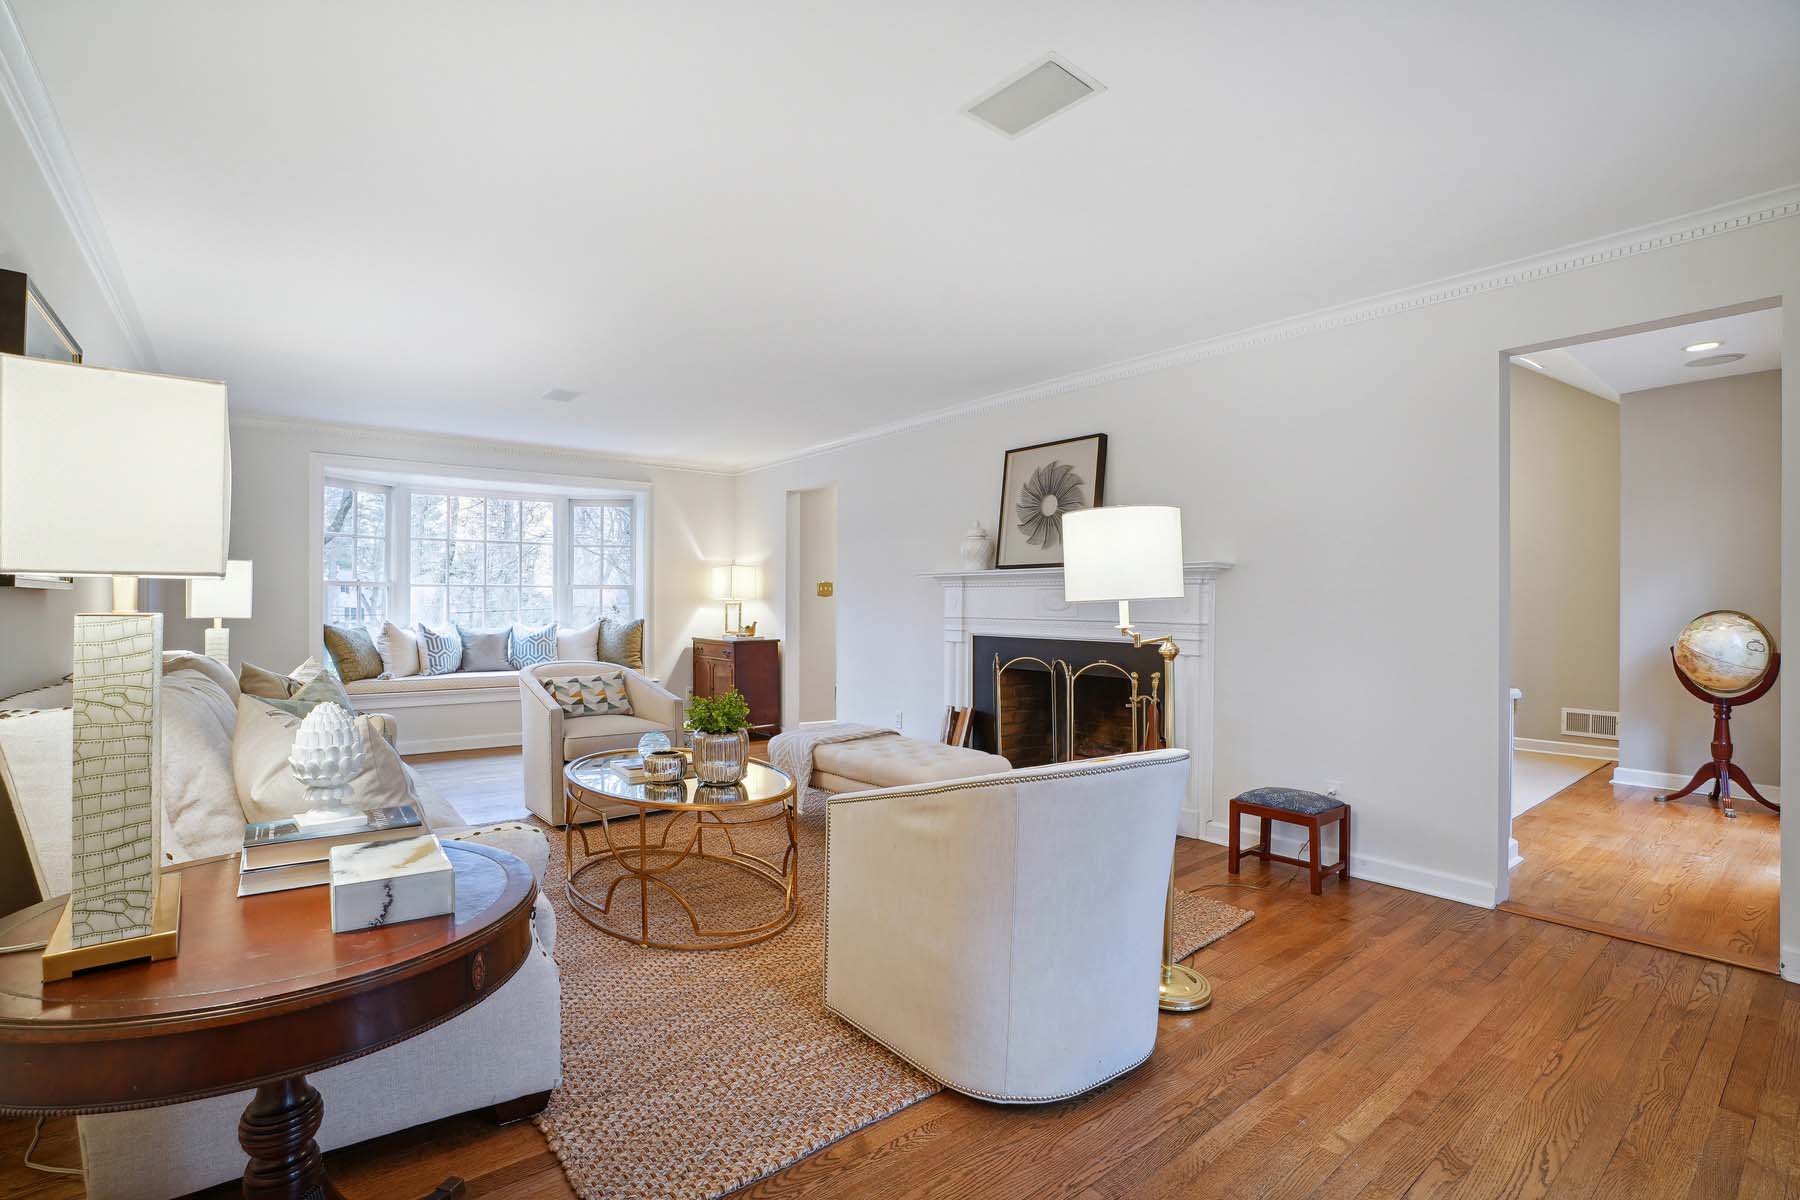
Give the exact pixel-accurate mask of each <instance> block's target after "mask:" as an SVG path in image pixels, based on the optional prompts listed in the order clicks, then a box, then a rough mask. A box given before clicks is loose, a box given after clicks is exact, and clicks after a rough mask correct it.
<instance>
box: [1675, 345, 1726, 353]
mask: <svg viewBox="0 0 1800 1200" xmlns="http://www.w3.org/2000/svg"><path fill="white" fill-rule="evenodd" d="M1724 344H1725V343H1724V342H1695V343H1694V344H1693V345H1691V346H1683V347H1682V348H1681V349H1682V352H1683V353H1685V354H1704V353H1706V352H1707V351H1708V350H1717V349H1718V348H1719V347H1720V346H1723V345H1724Z"/></svg>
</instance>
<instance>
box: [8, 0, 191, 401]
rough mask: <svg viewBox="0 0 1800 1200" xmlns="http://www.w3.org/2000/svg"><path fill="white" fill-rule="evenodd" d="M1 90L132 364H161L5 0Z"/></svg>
mask: <svg viewBox="0 0 1800 1200" xmlns="http://www.w3.org/2000/svg"><path fill="white" fill-rule="evenodd" d="M0 95H4V96H5V97H6V105H7V107H8V108H10V109H12V114H13V118H14V119H15V120H16V121H17V122H18V124H19V132H20V133H21V134H23V135H24V138H25V144H26V145H27V146H29V147H30V148H31V157H32V158H34V159H36V160H37V165H38V171H39V172H40V173H41V174H42V175H43V177H44V182H45V184H46V185H48V186H49V188H50V194H51V196H52V197H53V198H54V199H55V200H56V207H57V208H58V209H59V210H60V211H61V212H62V216H63V221H64V223H65V224H67V225H68V227H69V232H70V234H71V235H73V237H74V238H75V244H76V246H77V247H79V248H80V250H81V257H82V258H83V259H84V260H85V261H86V262H87V265H88V270H89V271H91V272H92V273H93V276H94V282H95V283H96V284H97V285H98V286H99V288H100V294H101V295H102V296H103V297H105V299H106V306H107V308H109V309H111V310H112V315H113V320H115V321H117V322H118V325H119V332H120V333H122V334H124V336H125V342H126V344H127V345H128V346H130V347H131V353H132V356H133V357H134V358H135V359H136V360H137V361H136V363H135V364H134V365H136V366H137V367H139V368H141V369H143V370H147V371H154V370H157V369H158V368H157V361H156V350H155V348H154V347H153V346H152V345H151V344H150V335H149V334H148V333H146V332H145V331H144V322H143V320H142V318H140V317H139V316H138V310H137V305H136V304H135V303H133V301H132V299H131V290H130V289H129V288H128V287H126V285H125V273H124V272H123V271H121V270H120V269H119V260H118V257H117V256H116V255H115V254H114V253H113V247H112V240H111V239H110V238H108V237H107V236H106V226H105V224H104V223H102V221H101V220H100V210H99V209H98V208H96V207H94V198H93V197H92V196H91V195H89V194H88V190H87V183H86V182H85V181H84V180H83V179H82V177H81V168H80V166H78V165H77V164H76V162H75V152H74V150H72V149H71V148H70V147H69V139H68V137H67V136H66V135H65V134H64V133H63V128H62V122H61V121H60V120H58V119H57V116H56V107H55V105H53V104H52V103H51V102H50V93H49V91H48V90H47V89H46V88H45V87H44V78H43V76H42V75H40V74H38V69H37V63H36V61H34V60H33V59H32V57H31V50H30V48H29V47H28V46H26V44H25V31H24V30H23V29H21V28H20V26H19V18H18V16H17V14H15V13H14V12H13V10H12V5H11V4H9V3H8V2H7V0H0Z"/></svg>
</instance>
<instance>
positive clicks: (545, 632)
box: [506, 621, 556, 668]
mask: <svg viewBox="0 0 1800 1200" xmlns="http://www.w3.org/2000/svg"><path fill="white" fill-rule="evenodd" d="M506 661H507V662H509V663H511V664H512V665H513V666H514V668H520V667H534V666H536V665H537V664H538V663H547V662H555V661H556V622H555V621H552V622H550V623H549V624H548V625H540V626H539V627H538V628H536V629H530V628H527V627H526V626H523V625H514V626H513V627H512V632H511V633H510V634H509V635H508V637H507V640H506Z"/></svg>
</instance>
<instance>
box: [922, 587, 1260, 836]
mask: <svg viewBox="0 0 1800 1200" xmlns="http://www.w3.org/2000/svg"><path fill="white" fill-rule="evenodd" d="M1231 566H1232V564H1231V563H1228V562H1191V563H1187V564H1184V566H1183V568H1182V574H1183V578H1184V579H1185V581H1186V584H1187V587H1186V590H1185V592H1184V593H1183V595H1181V596H1180V597H1177V598H1171V599H1167V600H1133V601H1132V602H1131V621H1132V624H1133V625H1134V626H1135V627H1136V628H1137V629H1138V631H1139V632H1141V633H1142V634H1144V636H1146V637H1160V636H1162V635H1164V634H1170V635H1173V637H1174V638H1175V645H1176V646H1177V648H1179V649H1180V651H1181V653H1180V654H1179V655H1177V656H1176V658H1175V664H1174V668H1173V670H1172V671H1171V675H1172V676H1173V680H1172V683H1173V688H1172V692H1171V695H1172V699H1173V703H1172V704H1171V705H1170V714H1169V715H1170V717H1171V719H1172V722H1173V724H1174V743H1175V745H1176V746H1179V747H1181V748H1182V749H1185V750H1186V751H1187V752H1188V754H1189V756H1190V758H1191V760H1192V763H1193V771H1192V773H1191V774H1190V775H1189V777H1188V796H1187V802H1186V803H1185V804H1184V805H1183V806H1182V813H1181V832H1182V834H1183V835H1185V836H1187V837H1199V836H1200V834H1201V830H1202V829H1204V828H1205V825H1206V819H1207V817H1208V816H1209V815H1210V812H1211V808H1212V765H1213V590H1214V585H1215V584H1216V583H1217V582H1218V578H1219V576H1220V575H1222V574H1224V573H1225V572H1226V571H1229V570H1230V569H1231ZM927 578H930V579H935V580H937V581H938V583H939V584H940V585H941V586H942V588H943V592H944V703H945V704H948V705H954V706H958V707H961V706H966V705H968V704H970V703H971V702H972V701H973V699H974V686H975V677H974V666H975V661H974V660H975V639H976V638H977V637H1037V638H1060V639H1062V640H1065V641H1102V642H1103V641H1119V642H1123V641H1124V640H1125V639H1123V638H1121V637H1120V636H1119V629H1118V619H1119V606H1118V605H1117V604H1116V603H1113V602H1111V601H1092V602H1082V603H1078V604H1071V603H1069V602H1068V601H1067V600H1065V599H1063V572H1062V568H1061V567H1028V568H1020V569H1016V570H1006V571H998V570H996V571H933V572H931V573H930V574H929V575H928V576H927Z"/></svg>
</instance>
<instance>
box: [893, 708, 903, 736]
mask: <svg viewBox="0 0 1800 1200" xmlns="http://www.w3.org/2000/svg"><path fill="white" fill-rule="evenodd" d="M894 728H895V729H898V730H901V731H903V732H904V731H905V729H906V714H905V713H903V712H896V713H895V714H894Z"/></svg>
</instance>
